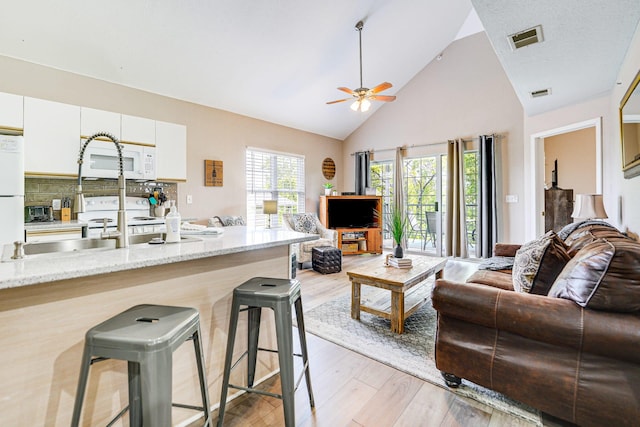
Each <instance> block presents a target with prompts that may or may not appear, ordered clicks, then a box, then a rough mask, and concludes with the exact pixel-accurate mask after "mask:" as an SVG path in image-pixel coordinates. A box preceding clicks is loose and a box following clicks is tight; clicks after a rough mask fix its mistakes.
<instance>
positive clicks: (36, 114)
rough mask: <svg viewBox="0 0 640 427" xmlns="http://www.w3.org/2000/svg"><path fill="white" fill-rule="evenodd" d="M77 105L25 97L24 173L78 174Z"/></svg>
mask: <svg viewBox="0 0 640 427" xmlns="http://www.w3.org/2000/svg"><path fill="white" fill-rule="evenodd" d="M79 135H80V107H78V106H75V105H68V104H61V103H59V102H52V101H45V100H42V99H36V98H29V97H25V98H24V152H25V156H24V168H25V174H27V175H29V174H35V175H52V176H77V175H78V154H79V151H80V138H79Z"/></svg>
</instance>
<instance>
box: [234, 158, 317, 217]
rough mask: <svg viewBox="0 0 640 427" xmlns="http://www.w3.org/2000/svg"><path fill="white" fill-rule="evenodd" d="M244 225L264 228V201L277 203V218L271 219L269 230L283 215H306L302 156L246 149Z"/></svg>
mask: <svg viewBox="0 0 640 427" xmlns="http://www.w3.org/2000/svg"><path fill="white" fill-rule="evenodd" d="M246 174H247V225H250V226H254V227H264V226H266V224H267V223H268V218H267V215H265V214H264V213H262V207H263V203H262V202H263V200H277V201H278V214H277V216H276V217H275V218H274V217H273V216H272V217H271V221H270V225H271V227H277V226H278V225H279V224H281V217H282V214H286V213H299V212H304V211H305V206H304V202H305V194H304V156H298V155H295V154H287V153H277V152H274V151H265V150H259V149H255V148H248V149H247V154H246Z"/></svg>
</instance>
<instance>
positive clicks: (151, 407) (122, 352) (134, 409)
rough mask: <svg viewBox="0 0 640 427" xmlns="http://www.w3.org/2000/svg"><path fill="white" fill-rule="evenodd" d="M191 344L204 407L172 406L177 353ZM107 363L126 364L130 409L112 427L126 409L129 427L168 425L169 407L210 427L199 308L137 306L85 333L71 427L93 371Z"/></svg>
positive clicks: (76, 417)
mask: <svg viewBox="0 0 640 427" xmlns="http://www.w3.org/2000/svg"><path fill="white" fill-rule="evenodd" d="M187 340H193V345H194V349H195V355H196V364H197V366H198V375H199V381H200V393H201V396H202V407H198V406H191V405H183V404H172V403H171V395H172V390H171V389H172V370H173V369H172V360H173V352H174V351H175V350H176V349H177V348H178V347H179V346H180V345H181V344H182V343H184V342H185V341H187ZM106 359H119V360H126V361H128V375H129V406H128V407H127V408H125V409H123V410H122V411H121V412H120V413H119V414H118V415H116V417H115V418H114V419H113V420H112V421H111V423H113V422H114V421H115V420H116V419H118V418H120V417H121V416H122V415H124V413H125V412H126V411H127V409H128V410H129V425H131V426H143V427H147V426H149V427H165V426H166V427H169V426H171V407H172V406H178V407H183V408H188V409H195V410H201V411H203V413H204V419H205V424H204V425H205V426H207V425H211V414H210V407H211V405H210V404H209V393H208V390H207V381H206V375H205V365H204V356H203V353H202V344H201V341H200V316H199V313H198V310H196V309H194V308H188V307H171V306H162V305H149V304H145V305H137V306H134V307H131V308H130V309H128V310H126V311H124V312H122V313H120V314H118V315H116V316H114V317H112V318H110V319H108V320H106V321H104V322H102V323H100V324H99V325H97V326H95V327H93V328H91V329H89V331H87V333H86V335H85V345H84V352H83V356H82V365H81V368H80V377H79V380H78V390H77V393H76V400H75V405H74V409H73V418H72V422H71V425H72V426H73V427H75V426H78V424H79V422H80V415H81V412H82V403H83V400H84V394H85V390H86V384H87V379H88V376H89V367H90V366H91V364H93V363H95V362H98V361H102V360H106ZM111 423H110V424H109V425H111Z"/></svg>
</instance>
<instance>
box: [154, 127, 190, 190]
mask: <svg viewBox="0 0 640 427" xmlns="http://www.w3.org/2000/svg"><path fill="white" fill-rule="evenodd" d="M155 125H156V153H157V155H156V156H157V161H156V171H157V176H158V180H159V181H163V180H164V181H186V180H187V127H186V126H184V125H178V124H175V123H167V122H159V121H156V122H155Z"/></svg>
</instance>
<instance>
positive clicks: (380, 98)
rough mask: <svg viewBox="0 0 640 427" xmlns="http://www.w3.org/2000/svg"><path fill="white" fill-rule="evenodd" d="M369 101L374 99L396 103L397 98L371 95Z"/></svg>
mask: <svg viewBox="0 0 640 427" xmlns="http://www.w3.org/2000/svg"><path fill="white" fill-rule="evenodd" d="M369 99H373V100H374V101H384V102H391V101H395V100H396V97H395V96H388V95H371V96H370V97H369Z"/></svg>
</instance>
